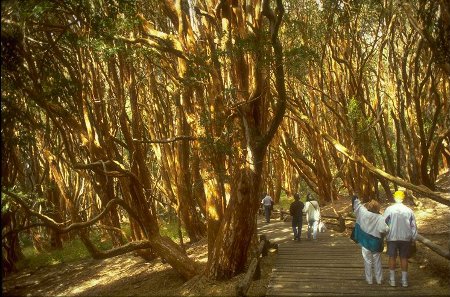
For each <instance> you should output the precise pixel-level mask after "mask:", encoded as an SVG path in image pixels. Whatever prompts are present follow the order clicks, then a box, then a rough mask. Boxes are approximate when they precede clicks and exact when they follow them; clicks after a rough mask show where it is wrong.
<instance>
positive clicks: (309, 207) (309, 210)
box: [303, 193, 320, 240]
mask: <svg viewBox="0 0 450 297" xmlns="http://www.w3.org/2000/svg"><path fill="white" fill-rule="evenodd" d="M306 197H307V198H306V200H307V202H306V203H305V208H304V209H303V212H304V213H306V221H307V222H308V239H311V233H312V238H313V239H314V240H316V239H317V232H318V229H319V221H320V207H319V202H317V201H315V200H313V198H312V197H311V194H310V193H308V195H307V196H306Z"/></svg>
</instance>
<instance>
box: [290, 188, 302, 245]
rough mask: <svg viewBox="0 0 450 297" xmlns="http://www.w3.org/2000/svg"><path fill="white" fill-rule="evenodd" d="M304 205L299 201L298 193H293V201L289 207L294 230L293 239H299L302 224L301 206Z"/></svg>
mask: <svg viewBox="0 0 450 297" xmlns="http://www.w3.org/2000/svg"><path fill="white" fill-rule="evenodd" d="M304 207H305V205H304V204H303V202H301V201H300V195H299V194H298V193H295V194H294V202H292V203H291V206H290V207H289V213H290V215H291V216H292V231H293V232H294V240H298V241H300V240H301V235H302V224H303V208H304Z"/></svg>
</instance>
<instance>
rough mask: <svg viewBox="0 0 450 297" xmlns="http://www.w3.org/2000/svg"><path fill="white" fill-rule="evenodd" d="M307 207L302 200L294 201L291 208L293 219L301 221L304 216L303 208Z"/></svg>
mask: <svg viewBox="0 0 450 297" xmlns="http://www.w3.org/2000/svg"><path fill="white" fill-rule="evenodd" d="M304 206H305V205H304V204H303V202H301V201H300V200H297V201H294V202H292V203H291V206H290V207H289V213H290V215H291V216H292V218H293V219H297V220H301V219H302V215H303V207H304Z"/></svg>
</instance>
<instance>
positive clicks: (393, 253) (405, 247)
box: [387, 240, 411, 258]
mask: <svg viewBox="0 0 450 297" xmlns="http://www.w3.org/2000/svg"><path fill="white" fill-rule="evenodd" d="M410 247H411V241H400V240H398V241H388V242H387V254H388V255H389V257H394V258H395V257H397V251H398V254H399V255H400V258H408V256H409V248H410Z"/></svg>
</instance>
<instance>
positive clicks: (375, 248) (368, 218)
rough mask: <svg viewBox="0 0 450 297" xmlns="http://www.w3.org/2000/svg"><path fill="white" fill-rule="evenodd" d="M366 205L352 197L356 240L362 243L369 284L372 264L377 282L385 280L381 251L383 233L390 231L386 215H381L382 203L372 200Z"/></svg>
mask: <svg viewBox="0 0 450 297" xmlns="http://www.w3.org/2000/svg"><path fill="white" fill-rule="evenodd" d="M366 206H367V207H365V206H364V205H363V204H362V203H361V201H360V200H359V199H358V197H357V196H353V198H352V208H353V212H354V213H355V216H356V223H355V229H354V230H353V235H354V238H353V239H354V240H355V241H356V242H357V243H359V245H361V252H362V256H363V259H364V272H365V275H366V281H367V283H368V284H369V285H371V284H372V283H373V274H372V266H373V269H374V272H375V280H376V282H377V284H381V282H382V280H383V270H382V267H381V252H382V251H383V235H384V234H386V233H387V232H388V231H389V227H388V225H387V224H386V223H385V221H384V217H383V216H382V215H380V204H379V203H378V202H377V201H375V200H373V199H372V200H371V201H370V202H369V203H367V205H366Z"/></svg>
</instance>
